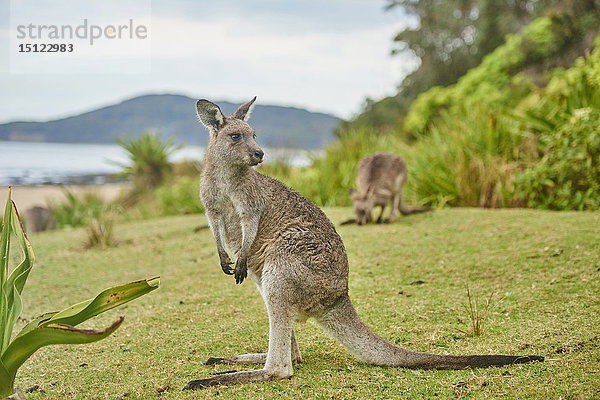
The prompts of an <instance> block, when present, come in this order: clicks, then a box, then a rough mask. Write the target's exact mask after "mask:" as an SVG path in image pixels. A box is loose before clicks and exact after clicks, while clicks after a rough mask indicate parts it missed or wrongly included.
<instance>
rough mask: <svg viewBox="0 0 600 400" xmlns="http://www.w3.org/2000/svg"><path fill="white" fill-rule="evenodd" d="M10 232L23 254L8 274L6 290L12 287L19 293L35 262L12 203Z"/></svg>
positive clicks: (17, 213) (15, 207)
mask: <svg viewBox="0 0 600 400" xmlns="http://www.w3.org/2000/svg"><path fill="white" fill-rule="evenodd" d="M12 209H13V213H12V219H11V225H12V231H13V233H14V235H15V236H16V238H17V241H18V243H19V247H20V248H21V252H22V253H23V257H24V258H23V261H21V263H20V264H19V265H18V266H17V268H15V270H14V271H13V272H12V273H11V274H10V276H9V278H8V280H7V286H8V288H9V289H10V288H12V287H14V288H15V289H16V290H17V291H18V292H19V293H22V292H23V287H25V282H26V281H27V277H28V276H29V272H30V271H31V268H32V267H33V263H34V261H35V255H34V254H33V248H32V247H31V243H30V242H29V239H28V238H27V234H26V233H25V229H24V228H23V223H22V221H21V218H20V217H19V212H18V210H17V206H16V205H15V203H14V202H12Z"/></svg>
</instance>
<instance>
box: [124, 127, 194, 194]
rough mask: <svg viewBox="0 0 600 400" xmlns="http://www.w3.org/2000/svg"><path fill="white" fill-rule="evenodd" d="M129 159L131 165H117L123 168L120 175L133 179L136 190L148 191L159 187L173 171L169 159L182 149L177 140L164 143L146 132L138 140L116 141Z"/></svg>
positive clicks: (153, 134) (156, 135)
mask: <svg viewBox="0 0 600 400" xmlns="http://www.w3.org/2000/svg"><path fill="white" fill-rule="evenodd" d="M115 141H116V143H117V144H118V145H119V146H121V147H122V148H123V149H124V150H125V151H126V152H127V155H128V157H129V164H121V163H116V164H117V165H119V166H121V168H123V170H122V172H120V173H119V174H118V175H119V176H121V177H131V178H133V184H134V189H137V190H148V189H154V188H156V187H158V186H159V185H160V184H161V183H162V182H163V181H164V179H165V178H166V177H167V176H168V175H169V173H170V172H171V171H172V169H173V164H172V163H171V161H170V160H169V157H171V155H172V154H173V153H174V152H176V151H177V150H179V149H181V147H182V146H181V145H176V144H175V140H174V139H173V138H170V139H168V140H166V141H163V140H162V139H161V138H160V136H158V134H156V133H152V132H144V133H143V134H142V135H141V136H140V137H139V138H138V139H119V138H118V139H116V140H115Z"/></svg>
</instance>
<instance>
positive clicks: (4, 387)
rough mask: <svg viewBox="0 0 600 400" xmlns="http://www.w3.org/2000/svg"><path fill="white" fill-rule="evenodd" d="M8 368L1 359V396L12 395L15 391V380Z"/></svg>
mask: <svg viewBox="0 0 600 400" xmlns="http://www.w3.org/2000/svg"><path fill="white" fill-rule="evenodd" d="M12 379H13V378H11V376H10V373H9V372H8V369H7V368H6V367H5V366H4V363H3V362H2V360H1V359H0V398H4V397H7V396H10V395H11V394H12V392H13V382H12Z"/></svg>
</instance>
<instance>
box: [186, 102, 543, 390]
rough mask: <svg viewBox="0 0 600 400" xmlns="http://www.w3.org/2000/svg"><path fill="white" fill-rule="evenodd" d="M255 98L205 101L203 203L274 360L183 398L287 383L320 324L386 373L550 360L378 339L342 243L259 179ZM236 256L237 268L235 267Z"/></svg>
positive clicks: (296, 200)
mask: <svg viewBox="0 0 600 400" xmlns="http://www.w3.org/2000/svg"><path fill="white" fill-rule="evenodd" d="M255 99H256V98H254V99H252V101H250V102H248V103H246V104H243V105H242V106H240V108H239V109H238V110H237V111H236V112H235V113H234V114H233V115H232V116H229V117H227V116H225V115H223V113H222V112H221V110H220V109H219V107H218V106H217V105H216V104H213V103H211V102H209V101H207V100H198V102H197V103H196V108H197V112H198V117H199V118H200V121H202V123H203V124H204V125H205V126H206V127H207V128H208V129H209V131H210V140H209V142H208V146H207V148H206V158H205V163H204V168H203V171H202V184H201V190H200V196H201V199H202V203H203V204H204V208H205V210H206V216H207V219H208V223H209V225H210V229H211V230H212V232H213V234H214V237H215V241H216V243H217V251H218V254H219V259H220V263H221V268H222V269H223V272H225V273H226V274H228V275H234V276H235V280H236V283H242V282H243V280H244V278H245V277H246V276H247V275H249V276H250V278H251V279H252V280H253V281H254V283H255V284H256V286H257V288H258V291H259V292H260V294H261V296H262V298H263V300H264V302H265V305H266V308H267V314H268V317H269V350H268V352H267V353H260V354H244V355H238V356H232V357H225V358H214V357H211V358H209V359H208V361H207V362H206V363H205V364H216V363H223V364H234V363H240V364H248V363H258V364H264V367H263V368H262V369H258V370H252V371H240V372H236V371H229V372H226V373H222V374H217V375H214V376H212V377H210V378H207V379H201V380H194V381H191V382H189V383H188V384H187V385H186V387H185V388H184V389H197V388H203V387H208V386H214V385H233V384H237V383H243V382H254V381H264V380H269V379H283V378H289V377H291V376H292V374H293V367H292V363H294V362H300V361H301V356H300V351H299V350H298V344H297V342H296V337H295V334H294V329H293V324H294V322H304V321H306V320H307V319H308V318H314V319H316V321H317V322H318V323H319V325H320V326H321V327H323V329H324V330H325V331H327V332H328V333H329V334H330V335H331V336H333V337H334V338H335V339H337V340H339V341H340V342H341V343H342V344H343V345H344V346H345V347H346V348H348V350H350V352H352V354H354V355H355V356H356V357H357V358H358V359H360V360H362V361H364V362H367V363H370V364H374V365H381V366H390V367H391V366H398V367H407V368H465V367H484V366H490V365H505V364H514V363H525V362H530V361H543V359H544V358H543V357H540V356H524V357H521V356H503V355H475V356H453V355H436V354H429V353H421V352H418V351H412V350H408V349H405V348H402V347H399V346H396V345H394V344H392V343H390V342H389V341H387V340H385V339H383V338H381V337H379V336H377V335H376V334H375V333H373V332H372V331H371V330H370V329H369V328H368V327H367V326H366V325H365V324H364V323H363V322H362V321H361V320H360V318H359V317H358V315H357V314H356V312H355V310H354V307H353V306H352V303H351V302H350V298H349V297H348V259H347V256H346V250H345V249H344V244H343V243H342V240H341V238H340V236H339V235H338V234H337V232H336V231H335V228H334V226H333V224H332V223H331V222H330V221H329V219H328V218H327V217H326V216H325V214H324V213H323V212H322V211H321V209H319V208H318V207H317V206H315V205H314V204H313V203H312V202H311V201H310V200H308V199H307V198H306V197H304V196H302V195H300V194H299V193H297V192H295V191H294V190H292V189H290V188H288V187H287V186H285V185H284V184H282V183H281V182H279V181H277V180H275V179H272V178H270V177H268V176H265V175H262V174H260V173H258V172H256V171H255V170H254V169H253V168H252V167H253V166H255V165H257V164H259V163H260V162H261V161H262V158H263V151H262V150H261V149H260V147H259V146H258V144H257V143H256V141H255V132H254V129H252V128H251V127H250V125H248V123H247V122H246V121H247V120H248V117H249V115H250V111H251V109H252V105H253V104H254V101H255ZM228 254H232V255H234V256H235V257H236V258H237V260H236V262H235V267H234V268H232V267H231V265H232V261H231V258H230V257H229V255H228Z"/></svg>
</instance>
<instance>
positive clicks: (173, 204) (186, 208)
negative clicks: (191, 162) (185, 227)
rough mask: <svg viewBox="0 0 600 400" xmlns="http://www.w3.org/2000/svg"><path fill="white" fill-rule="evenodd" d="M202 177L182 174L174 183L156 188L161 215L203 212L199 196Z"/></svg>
mask: <svg viewBox="0 0 600 400" xmlns="http://www.w3.org/2000/svg"><path fill="white" fill-rule="evenodd" d="M199 193H200V178H199V177H198V176H196V177H189V176H181V177H179V178H177V179H176V180H175V182H174V183H171V184H165V185H163V186H161V187H159V188H158V189H157V190H156V199H157V201H158V208H159V212H160V215H183V214H197V213H203V212H204V208H203V207H202V204H201V203H200V198H199V197H198V196H199Z"/></svg>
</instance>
